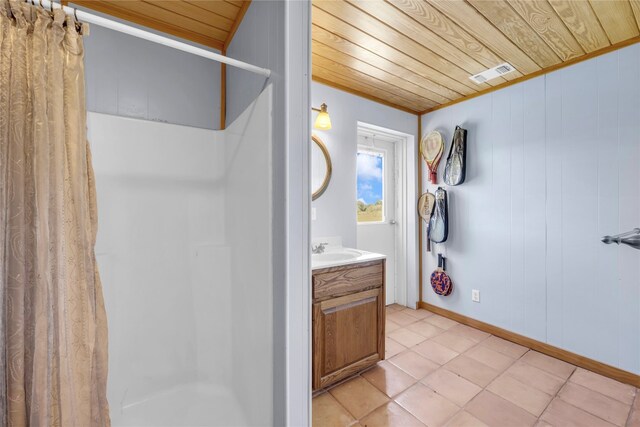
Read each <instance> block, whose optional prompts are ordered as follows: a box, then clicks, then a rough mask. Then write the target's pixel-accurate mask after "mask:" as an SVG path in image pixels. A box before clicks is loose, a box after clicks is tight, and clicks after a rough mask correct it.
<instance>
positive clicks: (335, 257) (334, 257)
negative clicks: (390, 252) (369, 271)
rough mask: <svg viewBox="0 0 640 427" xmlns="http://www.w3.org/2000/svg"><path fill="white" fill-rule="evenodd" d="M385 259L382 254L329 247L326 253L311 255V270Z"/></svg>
mask: <svg viewBox="0 0 640 427" xmlns="http://www.w3.org/2000/svg"><path fill="white" fill-rule="evenodd" d="M383 258H385V256H384V255H382V254H375V253H373V252H366V251H361V250H358V249H351V248H345V247H342V246H337V247H335V246H334V247H330V248H329V249H328V250H327V251H326V252H324V253H321V254H312V255H311V268H312V269H314V270H315V269H317V268H328V267H337V266H340V265H347V264H354V263H359V262H367V261H373V260H376V259H383Z"/></svg>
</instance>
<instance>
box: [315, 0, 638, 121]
mask: <svg viewBox="0 0 640 427" xmlns="http://www.w3.org/2000/svg"><path fill="white" fill-rule="evenodd" d="M312 13H313V19H312V20H313V26H312V54H313V59H312V61H313V79H314V80H315V81H318V82H320V83H325V84H328V85H330V86H334V87H337V88H339V89H342V90H346V91H349V92H352V93H356V94H358V95H361V96H364V97H367V98H369V99H372V100H375V101H378V102H381V103H383V104H387V105H391V106H393V107H396V108H400V109H402V110H405V111H410V112H413V113H424V112H428V111H431V110H433V109H436V108H441V107H442V106H446V105H450V104H451V103H455V102H459V101H461V100H464V99H468V98H470V97H473V96H477V95H478V94H482V93H485V92H488V91H491V90H495V88H499V87H502V86H506V85H508V84H511V83H513V82H514V81H521V80H524V79H526V78H530V77H533V76H536V75H539V74H542V73H544V72H548V71H551V70H554V69H557V68H560V67H562V66H566V65H568V64H571V63H575V62H578V61H580V60H583V59H586V58H589V57H593V56H596V55H598V54H601V53H604V52H607V51H610V50H613V49H615V48H619V47H622V46H625V45H628V44H631V43H635V42H638V41H640V37H639V35H640V30H639V29H638V26H639V24H640V0H313V12H312ZM503 62H509V63H510V64H511V65H513V66H514V67H515V68H516V70H517V71H516V72H512V73H510V74H507V75H505V76H503V77H500V78H497V79H495V80H490V81H488V82H487V83H484V84H476V83H474V82H473V81H472V80H470V79H469V77H470V76H471V75H473V74H476V73H479V72H481V71H484V70H485V69H487V68H491V67H494V66H496V65H498V64H501V63H503Z"/></svg>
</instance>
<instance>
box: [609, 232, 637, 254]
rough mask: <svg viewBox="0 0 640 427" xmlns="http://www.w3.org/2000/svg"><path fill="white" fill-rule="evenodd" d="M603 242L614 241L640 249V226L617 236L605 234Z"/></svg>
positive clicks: (610, 242)
mask: <svg viewBox="0 0 640 427" xmlns="http://www.w3.org/2000/svg"><path fill="white" fill-rule="evenodd" d="M602 243H605V244H607V245H610V244H612V243H615V244H618V245H619V244H621V243H622V244H624V245H628V246H631V247H632V248H634V249H638V250H640V228H634V229H633V230H631V231H627V232H626V233H622V234H618V235H615V236H604V237H603V238H602Z"/></svg>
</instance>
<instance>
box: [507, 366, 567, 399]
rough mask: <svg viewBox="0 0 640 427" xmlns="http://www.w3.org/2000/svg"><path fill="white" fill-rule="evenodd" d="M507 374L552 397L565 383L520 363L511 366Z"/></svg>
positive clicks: (540, 370)
mask: <svg viewBox="0 0 640 427" xmlns="http://www.w3.org/2000/svg"><path fill="white" fill-rule="evenodd" d="M505 373H506V374H509V375H511V376H512V377H514V378H515V379H517V380H518V381H520V382H521V383H523V384H527V385H530V386H532V387H534V388H537V389H538V390H540V391H543V392H545V393H547V394H549V395H551V396H554V395H555V394H556V393H557V392H558V390H560V388H561V387H562V386H563V385H564V383H565V380H563V379H562V378H559V377H556V376H555V375H552V374H550V373H548V372H546V371H543V370H542V369H538V368H536V367H535V366H531V365H529V364H527V363H524V362H520V361H517V362H516V363H514V364H513V365H511V366H510V367H509V369H507V370H506V371H505Z"/></svg>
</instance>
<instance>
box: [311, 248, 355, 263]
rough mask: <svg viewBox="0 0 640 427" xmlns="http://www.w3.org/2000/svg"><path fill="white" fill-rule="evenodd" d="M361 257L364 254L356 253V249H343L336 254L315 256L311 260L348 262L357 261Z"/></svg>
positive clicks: (328, 253)
mask: <svg viewBox="0 0 640 427" xmlns="http://www.w3.org/2000/svg"><path fill="white" fill-rule="evenodd" d="M361 255H362V252H360V251H356V250H355V249H341V250H340V251H335V252H325V253H323V254H313V255H311V260H312V261H317V262H333V261H348V260H350V259H356V258H358V257H359V256H361Z"/></svg>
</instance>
